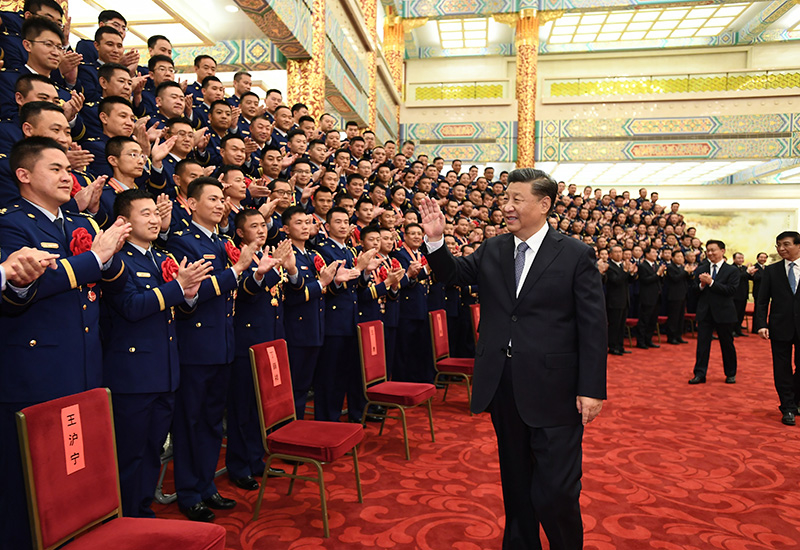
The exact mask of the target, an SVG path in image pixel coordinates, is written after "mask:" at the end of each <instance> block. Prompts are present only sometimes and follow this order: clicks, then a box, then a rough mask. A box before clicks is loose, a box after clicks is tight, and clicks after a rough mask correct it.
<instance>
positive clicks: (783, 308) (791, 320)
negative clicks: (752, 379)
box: [754, 231, 800, 426]
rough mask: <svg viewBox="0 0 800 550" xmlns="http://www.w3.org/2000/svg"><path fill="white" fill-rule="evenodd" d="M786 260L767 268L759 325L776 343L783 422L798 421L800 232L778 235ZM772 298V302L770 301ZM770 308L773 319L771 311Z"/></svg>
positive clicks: (760, 297)
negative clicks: (794, 367) (796, 416)
mask: <svg viewBox="0 0 800 550" xmlns="http://www.w3.org/2000/svg"><path fill="white" fill-rule="evenodd" d="M775 248H777V249H778V254H780V256H781V258H782V259H783V261H780V262H775V263H774V264H772V265H769V266H767V267H766V268H764V271H763V274H762V277H761V288H759V290H758V301H757V302H756V313H755V323H754V324H755V328H756V330H757V331H758V334H759V336H761V337H762V338H764V339H766V340H769V342H770V344H771V347H772V372H773V376H774V378H775V389H776V390H777V391H778V398H779V399H780V401H781V405H780V410H781V412H782V413H783V418H781V422H783V423H784V424H786V425H787V426H794V425H795V418H794V417H795V414H797V401H798V397H800V369H797V370H795V372H794V373H792V348H793V347H794V361H795V365H797V364H798V363H797V362H798V361H799V360H800V356H798V353H797V352H798V345H800V293H798V292H797V284H798V281H800V233H798V232H797V231H784V232H783V233H781V234H780V235H778V236H777V238H776V239H775ZM770 302H772V304H771V305H770ZM768 310H769V321H767V311H768Z"/></svg>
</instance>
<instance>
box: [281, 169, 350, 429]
mask: <svg viewBox="0 0 800 550" xmlns="http://www.w3.org/2000/svg"><path fill="white" fill-rule="evenodd" d="M281 183H282V184H283V185H285V186H286V188H287V192H289V191H288V188H289V184H287V183H286V182H281ZM281 220H282V224H283V225H282V227H283V229H282V232H283V233H284V234H285V235H286V236H287V237H288V239H289V240H290V241H291V242H292V250H293V252H294V256H295V266H294V269H292V267H291V266H289V265H287V267H286V273H287V275H288V277H289V284H288V285H287V287H286V296H285V301H284V309H285V316H284V320H285V323H284V328H285V330H286V345H287V348H288V353H289V365H290V367H291V371H292V389H293V390H294V406H295V412H296V413H297V418H299V419H302V418H303V417H304V416H305V410H306V401H307V399H308V391H309V390H310V389H311V384H312V382H313V381H314V379H315V372H316V368H317V360H318V358H319V354H320V350H321V349H322V343H323V341H324V338H325V302H324V295H325V292H326V291H327V288H328V286H329V285H330V283H331V282H332V281H333V276H334V273H335V272H336V268H337V267H338V265H339V264H338V262H334V263H331V264H328V265H325V261H324V260H323V259H322V256H319V255H318V254H317V253H316V252H314V251H313V250H308V249H306V241H307V240H308V235H309V231H310V228H311V222H310V221H309V216H308V214H306V212H305V210H304V209H303V207H302V206H290V207H289V208H287V209H286V210H284V212H283V214H282V216H281ZM315 389H316V388H315ZM316 408H317V407H316V406H315V414H316Z"/></svg>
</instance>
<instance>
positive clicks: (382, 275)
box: [378, 265, 389, 284]
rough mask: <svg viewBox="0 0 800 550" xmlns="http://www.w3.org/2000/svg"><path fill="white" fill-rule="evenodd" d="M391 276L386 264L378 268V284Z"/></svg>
mask: <svg viewBox="0 0 800 550" xmlns="http://www.w3.org/2000/svg"><path fill="white" fill-rule="evenodd" d="M388 277H389V272H388V271H387V270H386V266H385V265H382V266H381V268H380V269H379V270H378V284H380V283H382V282H383V281H385V280H386V279H387V278H388Z"/></svg>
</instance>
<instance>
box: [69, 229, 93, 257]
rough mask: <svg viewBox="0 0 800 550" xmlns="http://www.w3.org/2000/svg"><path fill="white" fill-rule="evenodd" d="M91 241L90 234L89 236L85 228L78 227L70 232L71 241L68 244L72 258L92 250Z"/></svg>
mask: <svg viewBox="0 0 800 550" xmlns="http://www.w3.org/2000/svg"><path fill="white" fill-rule="evenodd" d="M92 241H93V239H92V236H91V234H89V232H88V231H87V230H86V229H85V228H83V227H79V228H78V229H76V230H75V231H73V232H72V241H70V243H69V250H70V252H72V255H73V256H77V255H78V254H83V253H84V252H88V251H90V250H91V249H92Z"/></svg>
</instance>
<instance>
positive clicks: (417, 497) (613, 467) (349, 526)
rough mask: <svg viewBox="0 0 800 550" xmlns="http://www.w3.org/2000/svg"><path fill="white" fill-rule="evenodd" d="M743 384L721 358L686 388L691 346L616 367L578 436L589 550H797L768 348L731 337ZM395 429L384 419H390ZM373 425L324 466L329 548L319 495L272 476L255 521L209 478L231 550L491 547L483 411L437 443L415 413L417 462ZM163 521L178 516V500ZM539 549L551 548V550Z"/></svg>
mask: <svg viewBox="0 0 800 550" xmlns="http://www.w3.org/2000/svg"><path fill="white" fill-rule="evenodd" d="M736 347H737V352H738V356H739V374H738V375H737V383H736V384H735V385H726V384H724V375H723V373H722V366H721V359H720V354H719V347H718V346H717V345H716V344H715V345H714V348H713V349H712V356H711V368H710V372H709V376H708V383H707V384H705V385H700V386H689V385H687V384H686V382H687V380H688V379H689V378H690V377H691V375H692V372H691V365H692V364H693V355H694V348H695V346H694V340H691V339H690V344H688V345H684V346H679V347H678V346H667V345H664V347H662V348H661V349H657V350H649V351H641V350H634V352H633V354H631V355H626V356H624V357H621V358H620V357H610V361H609V384H608V386H609V400H608V401H607V403H606V405H605V408H604V410H603V412H602V414H601V416H600V417H599V418H598V420H596V421H595V422H593V423H592V425H591V426H590V427H589V428H588V429H587V431H586V435H585V437H584V477H583V496H582V499H581V502H582V508H583V512H584V515H583V521H584V525H585V532H586V536H585V540H586V544H585V547H586V548H587V549H597V550H612V549H658V550H708V549H720V550H755V549H793V550H796V549H798V548H800V426H798V427H787V426H783V425H782V424H781V423H780V414H779V412H778V408H777V407H778V403H777V397H776V395H775V390H774V387H773V385H772V376H771V368H772V367H771V359H770V351H769V344H768V343H767V342H765V341H762V340H760V339H758V338H756V337H755V336H750V337H747V338H738V339H736ZM390 422H391V421H390ZM390 422H387V426H386V429H385V431H384V433H383V435H382V436H378V434H377V428H376V425H375V424H370V425H368V428H367V434H368V435H367V440H366V441H365V443H364V444H363V445H362V448H361V449H360V456H359V459H360V460H359V462H360V466H361V476H362V483H363V488H364V503H363V504H359V503H358V502H357V498H356V490H355V480H354V478H353V472H352V460H350V459H349V458H348V457H345V458H346V460H340V461H339V462H337V463H334V464H331V465H328V466H326V477H325V480H326V484H327V489H328V495H329V497H328V510H329V513H330V528H331V538H330V539H324V538H323V537H322V520H321V514H320V504H319V492H318V489H317V487H316V485H314V484H311V483H305V482H298V483H297V486H296V487H295V490H294V492H293V494H292V495H291V496H287V495H286V491H287V489H288V483H289V482H288V480H285V479H270V480H269V482H268V485H267V489H266V491H265V496H264V505H263V506H262V509H261V515H260V517H259V519H258V521H256V522H251V521H250V519H251V516H252V512H253V508H254V506H255V500H256V497H257V493H256V492H246V491H242V490H240V489H238V488H235V487H232V486H231V484H230V483H229V482H228V480H227V477H225V476H223V477H220V478H218V487H219V489H220V492H221V493H222V494H223V495H224V496H231V497H234V498H236V499H237V500H238V505H237V507H236V508H235V509H234V510H232V511H230V512H218V513H217V523H219V524H220V525H224V526H225V527H226V528H227V529H228V541H227V544H228V548H230V549H233V550H238V549H243V550H250V549H277V550H280V549H292V550H316V549H359V548H394V549H403V550H405V549H409V550H410V549H421V550H428V549H430V550H445V549H451V548H452V549H457V550H483V549H487V550H488V549H499V548H500V547H501V541H502V527H503V507H502V499H501V493H500V476H499V470H498V465H497V459H496V452H497V451H496V443H495V439H494V432H493V430H492V426H491V422H490V420H489V417H488V415H477V416H473V417H470V416H469V415H468V414H467V413H466V394H465V392H464V390H463V389H462V388H454V391H451V393H450V394H449V395H448V401H447V402H446V403H442V402H441V391H440V392H439V395H438V396H437V398H436V401H435V403H434V425H435V429H436V443H432V442H431V441H430V434H429V431H428V428H427V415H426V414H425V410H424V409H418V410H415V411H412V412H411V413H410V415H409V429H410V432H411V434H412V435H411V437H412V441H411V458H412V460H411V461H410V462H408V461H406V460H405V457H404V451H403V444H402V432H401V431H400V427H399V426H398V425H397V424H396V423H390ZM156 513H157V514H158V515H159V516H160V517H173V518H175V517H182V516H181V515H180V513H179V512H178V509H177V505H175V504H172V505H169V506H160V505H157V506H156ZM545 548H546V546H545Z"/></svg>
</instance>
